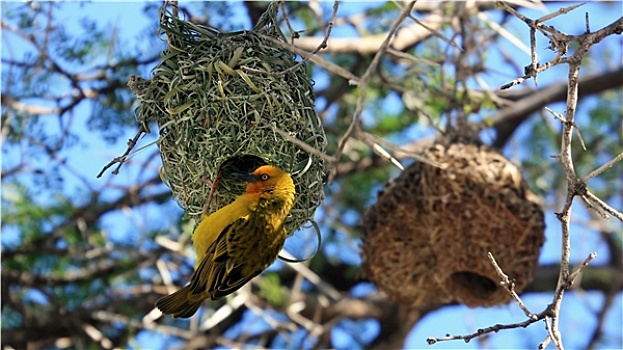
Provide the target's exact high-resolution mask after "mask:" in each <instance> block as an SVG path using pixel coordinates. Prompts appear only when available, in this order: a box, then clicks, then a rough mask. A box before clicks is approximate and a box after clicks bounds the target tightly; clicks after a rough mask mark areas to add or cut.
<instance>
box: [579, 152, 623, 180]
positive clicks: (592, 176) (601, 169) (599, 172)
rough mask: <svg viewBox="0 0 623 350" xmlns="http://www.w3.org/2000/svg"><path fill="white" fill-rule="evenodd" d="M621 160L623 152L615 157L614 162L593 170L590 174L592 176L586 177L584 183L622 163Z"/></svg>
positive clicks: (611, 161)
mask: <svg viewBox="0 0 623 350" xmlns="http://www.w3.org/2000/svg"><path fill="white" fill-rule="evenodd" d="M621 159H623V152H621V153H619V155H618V156H616V157H614V158H613V159H612V160H610V161H609V162H608V163H606V164H604V165H602V166H600V167H599V168H597V169H595V170H593V171H591V172H590V174H588V175H586V176H585V177H584V178H583V179H582V182H587V181H588V180H590V179H592V178H594V177H595V176H597V175H599V174H601V173H603V172H604V171H605V170H606V169H609V168H612V166H613V165H614V164H616V163H617V162H620V161H621Z"/></svg>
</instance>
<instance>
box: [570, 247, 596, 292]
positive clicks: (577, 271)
mask: <svg viewBox="0 0 623 350" xmlns="http://www.w3.org/2000/svg"><path fill="white" fill-rule="evenodd" d="M596 257H597V253H595V252H593V253H590V254H589V255H588V257H586V259H584V261H583V262H582V264H581V265H580V266H578V268H577V269H575V271H573V273H572V274H571V275H569V283H570V284H573V281H574V280H575V279H576V278H577V277H578V276H579V275H580V274H581V273H582V271H584V269H585V268H586V267H587V266H588V264H590V262H591V261H593V260H595V258H596Z"/></svg>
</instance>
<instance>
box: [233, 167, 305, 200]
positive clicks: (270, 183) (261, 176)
mask: <svg viewBox="0 0 623 350" xmlns="http://www.w3.org/2000/svg"><path fill="white" fill-rule="evenodd" d="M232 176H234V177H236V178H238V179H240V180H243V181H245V182H247V192H246V193H257V194H275V195H282V194H287V195H291V196H294V182H293V181H292V178H291V177H290V175H288V173H286V172H285V171H283V170H281V169H280V168H278V167H276V166H274V165H262V166H260V167H259V168H257V169H255V170H254V171H253V172H252V173H233V174H232Z"/></svg>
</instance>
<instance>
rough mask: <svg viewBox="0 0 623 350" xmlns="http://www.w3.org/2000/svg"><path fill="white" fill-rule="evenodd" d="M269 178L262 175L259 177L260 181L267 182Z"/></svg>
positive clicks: (266, 175)
mask: <svg viewBox="0 0 623 350" xmlns="http://www.w3.org/2000/svg"><path fill="white" fill-rule="evenodd" d="M269 177H270V176H268V174H262V175H260V180H262V181H266V180H268V178H269Z"/></svg>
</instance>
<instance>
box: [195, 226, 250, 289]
mask: <svg viewBox="0 0 623 350" xmlns="http://www.w3.org/2000/svg"><path fill="white" fill-rule="evenodd" d="M248 220H249V217H248V216H243V217H241V218H239V219H237V220H236V221H234V222H233V223H231V224H230V225H228V226H226V227H225V229H223V231H221V233H220V234H219V236H218V237H217V238H216V240H214V242H212V243H211V244H210V246H209V247H208V249H207V251H206V254H205V255H204V257H203V259H201V262H200V263H199V265H198V266H197V268H196V269H195V271H194V272H193V274H192V276H191V277H190V293H191V294H193V295H199V294H203V293H207V294H208V295H209V296H210V297H211V298H212V299H218V298H220V297H223V296H225V295H228V294H231V293H233V292H235V291H236V290H238V289H239V288H240V287H242V286H243V285H244V284H245V283H247V282H248V281H249V280H250V279H252V278H253V277H255V276H257V274H258V273H259V272H258V273H255V274H251V275H248V276H244V275H243V274H242V265H241V261H232V259H231V258H232V256H231V250H232V247H231V245H232V244H234V245H235V244H240V243H244V242H240V241H239V238H240V235H243V232H242V231H243V230H244V229H247V227H246V226H247V225H246V224H247V222H248ZM247 258H248V257H247ZM260 271H261V270H260Z"/></svg>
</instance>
